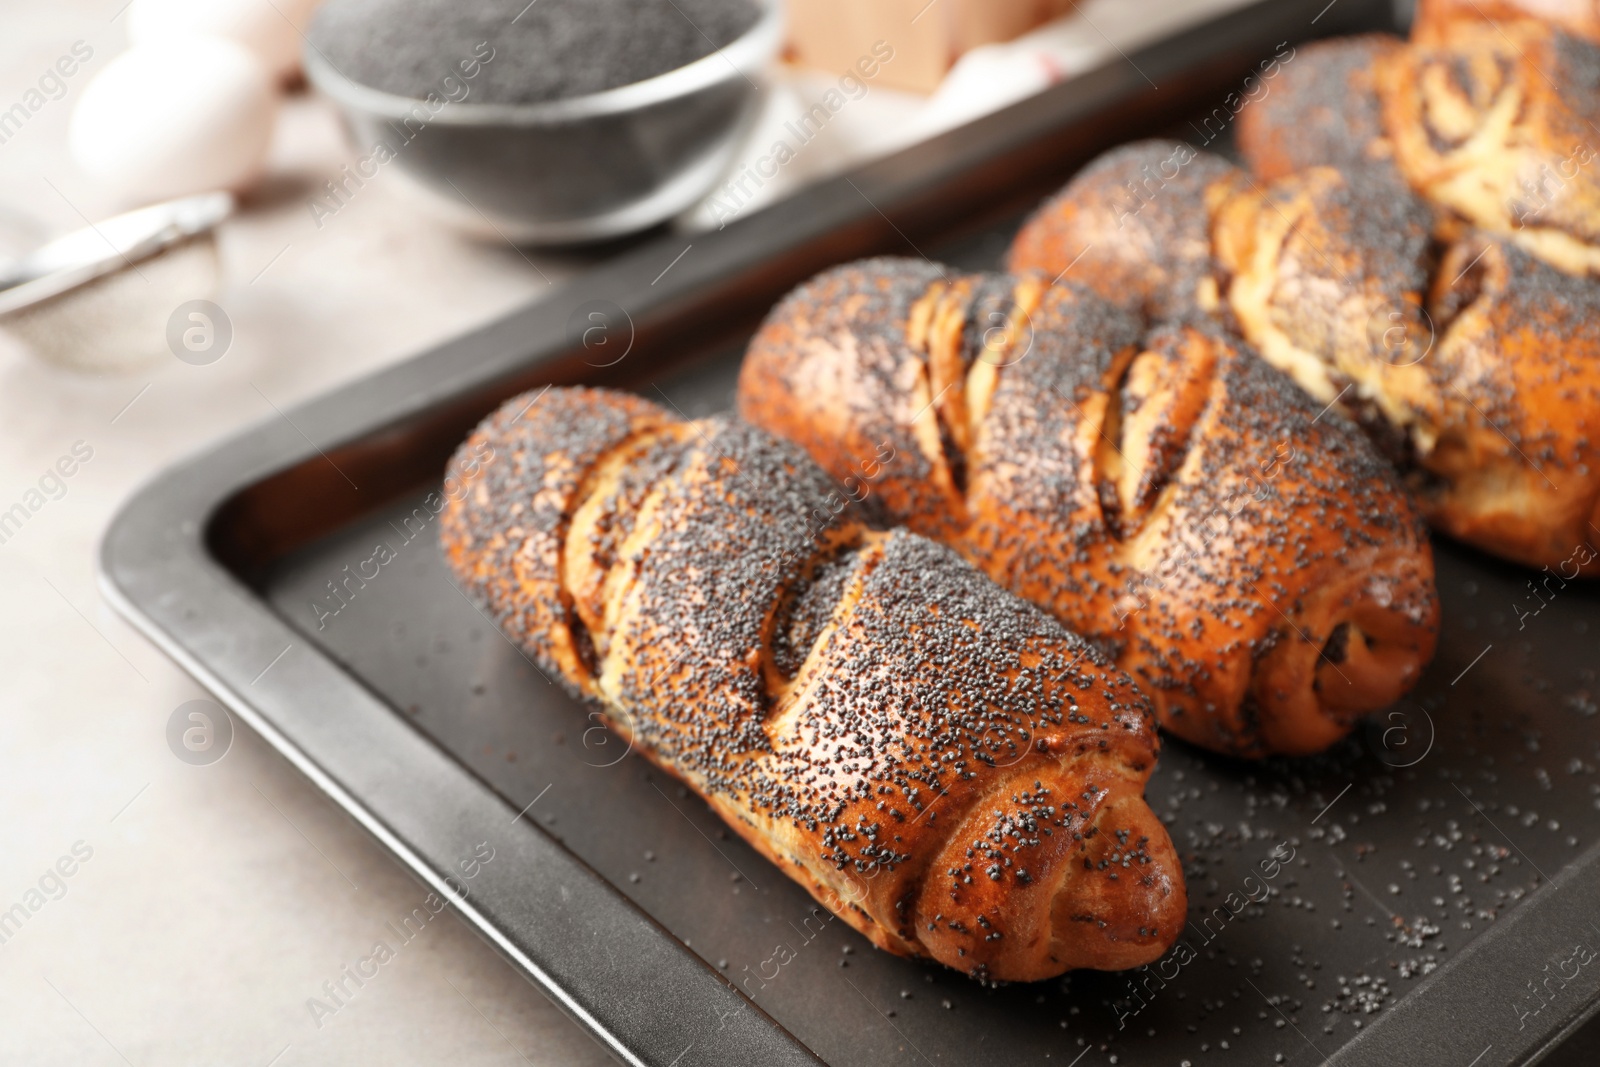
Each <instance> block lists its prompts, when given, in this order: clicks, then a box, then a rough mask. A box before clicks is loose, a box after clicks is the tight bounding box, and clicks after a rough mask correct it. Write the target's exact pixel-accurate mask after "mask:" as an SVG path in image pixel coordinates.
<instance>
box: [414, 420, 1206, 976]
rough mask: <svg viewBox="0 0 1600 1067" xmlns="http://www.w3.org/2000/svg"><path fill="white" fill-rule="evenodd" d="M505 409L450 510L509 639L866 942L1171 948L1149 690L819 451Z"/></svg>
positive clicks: (695, 427)
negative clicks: (884, 509) (883, 506)
mask: <svg viewBox="0 0 1600 1067" xmlns="http://www.w3.org/2000/svg"><path fill="white" fill-rule="evenodd" d="M529 400H530V398H529V397H519V398H516V399H514V400H512V401H510V402H508V403H507V404H506V405H505V406H504V407H503V408H501V409H500V411H499V412H497V413H496V414H495V415H494V416H492V417H491V418H490V419H488V420H487V421H486V422H485V423H484V424H483V425H482V426H481V427H480V428H479V430H478V431H477V432H476V433H475V434H474V435H473V437H472V438H471V439H469V440H468V442H467V443H466V444H464V445H463V446H462V448H463V450H465V451H466V452H467V453H469V454H480V455H481V454H483V453H482V446H483V445H485V444H487V445H488V446H489V447H490V448H491V449H492V455H493V456H494V457H495V458H494V460H493V461H492V462H489V463H487V464H484V465H483V466H482V469H481V473H480V474H479V476H478V477H477V478H476V479H475V480H474V481H473V482H472V483H471V484H469V485H468V486H467V488H466V491H465V492H464V493H463V494H461V496H460V499H459V500H452V502H451V504H450V505H449V507H448V508H447V510H446V511H445V513H444V515H443V517H442V523H441V537H442V540H443V545H444V549H445V555H446V559H447V561H448V563H449V566H450V568H451V571H452V572H453V574H454V575H455V576H456V579H457V581H458V582H460V584H461V586H462V588H463V589H465V590H466V591H467V593H468V594H469V595H470V596H471V597H472V598H473V599H474V600H476V601H477V602H478V603H480V604H481V605H482V606H483V607H484V609H485V610H486V611H488V612H489V613H490V614H492V616H493V617H494V618H495V620H496V621H497V622H498V624H499V625H500V626H501V628H502V629H503V630H504V631H505V633H506V634H507V635H508V636H509V637H511V638H512V639H513V640H515V641H516V642H517V643H518V644H520V645H521V647H522V648H524V649H525V650H526V651H527V652H528V653H529V654H530V655H531V656H533V657H534V658H535V660H536V661H537V662H538V663H539V664H540V665H541V666H542V667H543V668H544V669H545V670H547V671H549V672H551V674H552V675H553V676H554V677H555V678H556V679H557V680H558V681H560V682H561V683H562V684H563V685H564V686H565V687H566V688H567V689H569V690H570V691H571V692H572V693H573V694H575V695H576V696H578V697H579V698H581V699H584V700H586V701H589V702H591V703H593V704H594V705H596V706H597V707H598V708H599V709H600V710H601V711H602V713H603V714H604V715H606V716H607V718H608V721H610V722H611V723H612V724H613V726H614V727H615V728H616V729H617V730H618V732H619V733H621V734H622V735H623V736H625V737H627V738H629V740H630V742H631V744H632V745H633V746H634V747H635V748H637V749H638V751H639V752H640V753H641V754H643V755H644V756H645V757H646V758H648V759H650V760H651V761H652V762H654V763H656V764H658V765H659V766H661V767H663V768H664V769H666V770H668V771H669V772H671V773H672V774H674V775H676V776H678V777H679V778H681V779H682V780H683V781H684V782H685V783H686V784H688V785H689V786H690V787H692V788H693V789H695V790H696V791H697V792H698V793H699V794H700V795H701V796H703V797H704V798H705V799H706V800H707V802H708V803H709V804H710V805H711V806H712V807H713V808H714V809H715V810H716V811H717V812H718V813H719V814H720V815H721V816H722V817H723V818H724V819H726V820H727V822H728V824H729V825H730V826H731V827H733V828H734V829H735V830H737V831H738V832H739V834H740V835H741V836H743V837H744V838H745V840H747V841H748V842H749V843H750V844H751V845H752V846H753V847H754V848H756V849H757V850H758V851H759V852H761V853H762V854H763V855H765V856H766V857H767V858H768V859H770V860H771V861H772V862H773V863H775V864H777V865H778V866H779V867H781V868H782V869H783V870H784V871H785V872H786V873H787V874H789V875H790V877H792V878H794V879H795V880H796V881H798V882H799V883H800V884H801V885H803V886H805V887H806V888H807V889H808V890H809V891H810V892H811V893H812V894H813V895H814V896H815V897H816V899H817V900H818V901H819V902H821V903H822V904H823V905H825V906H826V907H828V908H829V909H831V910H832V911H834V912H835V913H836V914H837V915H839V916H840V917H841V918H843V919H845V920H846V921H847V922H849V923H850V924H851V925H852V926H853V927H855V928H856V929H857V930H859V931H861V933H863V934H864V935H866V936H867V937H868V938H869V939H871V940H872V941H873V942H874V943H875V944H876V945H878V946H879V947H881V948H884V949H887V950H889V951H891V952H895V953H898V954H901V955H907V956H922V957H928V958H931V959H935V960H938V961H940V962H942V963H944V964H947V965H949V966H951V967H955V968H959V969H960V970H962V971H966V972H968V973H971V974H973V975H976V976H979V977H985V978H992V979H1006V980H1018V981H1030V980H1037V979H1042V978H1048V977H1051V976H1054V975H1058V974H1060V973H1062V972H1064V971H1066V970H1068V969H1070V968H1076V967H1090V968H1100V969H1122V968H1128V967H1135V966H1139V965H1141V964H1145V963H1149V962H1152V961H1154V960H1156V959H1158V958H1160V956H1161V955H1162V954H1163V952H1165V950H1166V949H1167V948H1168V947H1170V946H1171V945H1172V944H1173V942H1174V941H1175V939H1176V938H1177V937H1178V936H1179V934H1180V933H1181V932H1182V929H1183V926H1184V923H1185V920H1186V915H1185V908H1186V903H1185V900H1186V898H1185V894H1184V886H1183V876H1182V869H1181V865H1180V864H1179V861H1178V858H1177V855H1176V854H1175V852H1174V851H1173V847H1172V844H1171V841H1170V840H1169V838H1168V837H1167V833H1166V830H1165V829H1164V828H1163V827H1162V825H1161V823H1160V821H1159V820H1158V819H1157V818H1156V817H1155V815H1154V814H1153V813H1152V812H1151V810H1150V808H1149V806H1148V805H1147V804H1146V803H1145V800H1144V797H1143V790H1144V785H1145V782H1146V781H1147V780H1148V778H1149V776H1150V774H1151V772H1152V770H1153V769H1154V767H1155V759H1156V753H1157V747H1158V744H1157V738H1156V734H1155V724H1154V719H1153V716H1152V715H1151V713H1150V708H1149V704H1148V702H1147V701H1146V699H1145V697H1144V696H1143V695H1141V693H1140V691H1139V690H1138V688H1137V687H1136V686H1135V685H1134V683H1133V682H1132V680H1131V679H1130V678H1129V677H1128V676H1127V675H1126V674H1124V673H1123V672H1122V671H1120V670H1118V669H1117V668H1116V667H1115V666H1113V665H1112V664H1111V663H1110V661H1109V660H1108V659H1106V658H1105V657H1104V656H1103V655H1102V653H1101V652H1100V651H1099V650H1097V649H1095V648H1094V647H1092V646H1091V645H1089V644H1088V643H1087V642H1085V641H1084V640H1083V639H1081V638H1079V637H1077V636H1075V635H1074V634H1072V633H1070V632H1068V631H1067V630H1066V629H1064V628H1063V627H1062V626H1061V625H1060V624H1059V623H1058V622H1057V621H1056V620H1055V619H1053V618H1051V617H1050V616H1048V615H1047V614H1045V613H1044V612H1042V611H1040V610H1039V609H1037V608H1036V607H1034V606H1033V605H1031V604H1028V603H1026V602H1024V601H1022V600H1021V599H1019V598H1017V597H1015V596H1012V595H1011V594H1009V593H1007V592H1005V591H1004V590H1003V589H1001V588H1000V587H999V586H997V585H995V584H994V583H993V582H991V581H990V580H989V579H987V578H985V577H984V576H983V575H982V574H981V573H980V572H979V571H978V570H977V569H975V568H974V567H972V566H971V565H970V564H968V563H966V562H965V561H963V560H962V559H960V558H959V557H958V556H957V555H956V554H955V553H954V552H952V551H950V550H949V549H947V548H944V547H942V546H940V545H938V544H935V543H934V542H931V541H929V540H926V539H924V538H922V537H919V536H916V535H915V534H912V533H909V532H907V531H904V530H896V531H889V532H886V531H883V530H879V529H875V528H872V527H871V526H869V525H868V524H866V523H863V522H862V521H860V520H859V519H858V518H857V517H856V515H855V511H856V508H855V507H854V506H853V505H851V504H850V493H849V490H847V489H844V488H842V487H841V486H840V485H839V483H838V482H836V481H835V480H833V479H831V478H829V477H828V476H827V475H826V474H824V473H823V472H822V471H821V470H820V469H819V468H817V467H816V466H815V465H814V464H813V463H812V462H811V461H810V460H809V459H808V458H807V457H806V456H805V454H804V453H803V452H801V451H800V450H799V449H798V448H796V447H794V446H793V445H790V444H788V443H785V442H782V441H779V440H778V439H776V438H774V437H772V436H771V435H769V434H767V433H765V432H763V431H761V430H758V429H755V428H753V427H751V426H748V425H746V424H743V423H741V422H739V421H737V420H735V419H732V418H728V417H721V418H713V419H706V420H702V421H699V422H685V421H683V420H681V419H679V418H677V417H676V416H674V415H671V414H669V413H667V412H665V411H663V410H662V409H661V408H658V407H656V406H655V405H654V404H651V403H649V402H648V401H645V400H641V399H639V398H637V397H634V396H631V395H625V394H620V393H613V392H607V391H601V390H590V389H552V390H550V391H549V392H548V393H547V394H546V395H545V396H544V397H542V398H540V399H539V400H538V401H537V402H536V403H534V404H532V405H530V404H529Z"/></svg>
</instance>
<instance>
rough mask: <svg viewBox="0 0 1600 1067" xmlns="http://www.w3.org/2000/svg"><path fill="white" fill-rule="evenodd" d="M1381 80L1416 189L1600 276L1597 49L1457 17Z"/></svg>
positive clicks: (1389, 119)
mask: <svg viewBox="0 0 1600 1067" xmlns="http://www.w3.org/2000/svg"><path fill="white" fill-rule="evenodd" d="M1377 80H1378V89H1379V96H1380V99H1381V101H1382V107H1383V124H1384V128H1385V129H1386V130H1387V132H1388V136H1389V140H1390V142H1391V143H1392V145H1393V147H1394V156H1395V162H1396V164H1397V165H1398V166H1399V168H1400V171H1401V173H1402V174H1404V175H1405V178H1406V181H1407V182H1409V183H1410V184H1411V186H1412V188H1414V189H1416V190H1417V192H1419V193H1420V194H1422V195H1423V196H1424V197H1426V198H1427V199H1429V200H1431V201H1433V202H1435V203H1438V204H1441V205H1443V206H1444V207H1447V208H1449V209H1451V210H1452V211H1454V212H1456V213H1457V214H1459V215H1461V216H1462V217H1464V218H1466V219H1467V220H1468V221H1470V222H1471V223H1472V224H1473V225H1475V226H1478V227H1480V228H1482V229H1486V230H1491V231H1494V232H1497V233H1503V234H1506V235H1508V236H1509V237H1510V238H1511V240H1513V241H1514V242H1516V243H1517V244H1519V245H1521V246H1522V247H1523V248H1526V249H1527V250H1528V251H1529V252H1532V253H1533V254H1534V255H1536V256H1538V257H1540V258H1541V259H1544V260H1545V261H1547V262H1549V263H1552V264H1554V265H1555V266H1557V267H1560V268H1561V269H1562V270H1566V271H1570V272H1574V273H1583V272H1585V271H1588V272H1600V166H1596V165H1595V164H1596V162H1597V161H1596V159H1595V156H1596V154H1597V148H1596V146H1597V145H1600V132H1597V131H1596V128H1595V125H1594V122H1595V120H1596V119H1600V48H1597V47H1596V46H1595V45H1594V44H1591V43H1590V42H1588V41H1583V40H1580V39H1578V38H1576V37H1572V36H1570V35H1568V34H1566V33H1563V32H1562V31H1560V30H1558V29H1554V28H1552V27H1550V26H1546V25H1543V24H1541V23H1537V22H1531V21H1523V22H1514V23H1504V24H1496V23H1482V22H1455V23H1451V24H1449V25H1446V26H1444V27H1442V28H1441V30H1440V32H1439V36H1438V41H1437V43H1434V44H1426V45H1411V46H1409V47H1407V48H1404V49H1400V50H1399V51H1398V52H1396V54H1395V55H1394V56H1393V57H1392V58H1390V59H1388V60H1386V61H1385V62H1382V63H1380V64H1379V65H1378V67H1377Z"/></svg>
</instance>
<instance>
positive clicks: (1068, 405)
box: [739, 259, 1438, 756]
mask: <svg viewBox="0 0 1600 1067" xmlns="http://www.w3.org/2000/svg"><path fill="white" fill-rule="evenodd" d="M1045 281H1047V279H1044V278H1040V277H1029V276H1020V277H1015V276H1007V275H956V274H954V273H947V272H941V270H940V268H937V267H934V266H932V265H930V264H927V263H922V262H917V261H909V260H892V259H891V260H871V261H866V262H862V263H857V264H851V265H849V266H845V267H841V268H837V269H834V270H831V271H828V272H827V273H825V274H823V275H821V276H819V277H818V278H816V279H814V280H812V281H811V282H809V283H807V284H806V285H804V286H802V287H801V288H800V289H798V290H797V291H796V292H795V293H793V294H791V295H790V296H789V297H788V298H787V299H785V300H784V302H783V303H782V304H780V305H779V306H778V307H777V309H775V310H774V312H773V313H772V315H771V316H770V317H769V319H768V321H767V323H766V325H765V326H764V327H763V328H762V330H761V331H760V333H758V334H757V336H756V338H755V340H754V341H753V342H752V344H751V347H750V351H749V353H748V355H747V357H746V360H745V366H744V370H743V373H742V375H741V378H740V386H739V410H740V412H741V414H742V415H743V416H744V417H745V418H747V419H749V420H751V421H753V422H758V423H760V424H761V425H763V426H765V427H767V428H769V429H771V430H773V431H774V432H776V433H779V434H781V435H783V436H785V437H788V438H790V439H791V440H794V441H795V442H797V443H799V444H800V445H802V446H803V447H805V448H806V449H807V450H808V451H809V452H810V453H811V454H812V455H813V456H814V457H816V458H817V459H818V461H819V462H821V463H822V465H823V466H824V467H826V468H827V469H828V470H829V471H830V472H832V473H833V474H834V475H835V476H836V477H845V476H847V474H853V475H855V476H858V477H859V476H860V474H861V471H862V462H863V459H864V458H866V457H872V456H875V455H879V454H890V455H892V456H893V457H894V458H893V460H892V461H891V462H888V463H885V464H882V465H881V466H878V467H876V468H875V476H874V477H873V478H871V479H868V480H867V482H866V483H865V484H866V485H867V487H868V488H870V490H871V491H872V492H874V493H877V494H879V495H881V498H882V500H883V502H884V503H885V505H886V506H887V508H888V510H889V511H890V513H891V514H892V515H893V516H894V517H895V518H896V519H897V520H899V521H902V522H905V523H906V524H907V525H909V526H910V527H911V528H912V529H914V530H917V531H919V532H923V533H926V534H928V535H929V536H933V537H937V538H940V539H941V540H944V541H945V542H947V543H948V544H950V545H952V546H954V547H955V548H957V549H958V550H959V551H960V552H962V554H964V555H966V556H967V557H968V558H969V559H971V560H973V561H974V562H975V563H977V564H978V565H979V566H981V567H983V568H984V569H985V570H986V571H987V572H988V573H989V574H990V575H991V576H992V577H994V578H995V579H996V580H997V581H999V582H1000V583H1001V584H1003V585H1005V586H1006V587H1008V588H1010V589H1011V590H1013V591H1014V592H1016V593H1019V594H1020V595H1022V596H1024V597H1026V598H1028V599H1030V600H1032V601H1034V602H1035V603H1037V604H1039V605H1041V606H1042V607H1045V608H1047V609H1048V610H1050V611H1051V612H1052V613H1054V614H1055V615H1056V616H1057V617H1058V618H1060V619H1062V621H1064V622H1065V623H1066V624H1067V625H1068V626H1069V627H1071V628H1074V629H1077V630H1078V631H1079V632H1082V633H1085V634H1087V635H1089V636H1091V637H1094V638H1096V639H1097V640H1099V641H1100V642H1101V643H1103V644H1104V645H1105V646H1106V647H1107V648H1108V649H1110V650H1111V651H1112V652H1113V654H1114V656H1115V657H1116V659H1117V661H1118V663H1119V664H1120V665H1121V666H1122V667H1123V668H1124V669H1126V670H1128V671H1129V672H1131V673H1132V674H1133V675H1134V677H1135V678H1136V679H1137V680H1138V681H1139V684H1140V686H1141V688H1143V689H1144V690H1145V692H1147V693H1149V694H1151V697H1152V699H1153V701H1154V703H1155V706H1156V711H1157V714H1158V716H1159V717H1160V720H1161V723H1162V725H1163V726H1164V727H1166V728H1167V729H1169V730H1171V731H1172V732H1173V733H1175V734H1177V735H1178V736H1180V737H1183V738H1185V739H1187V740H1189V741H1192V742H1194V743H1196V744H1200V745H1204V746H1206V747H1208V748H1212V749H1215V750H1217V751H1221V752H1226V753H1230V754H1233V755H1240V756H1261V755H1265V754H1268V753H1309V752H1315V751H1318V750H1321V749H1323V748H1326V747H1327V746H1328V745H1330V744H1332V743H1333V742H1334V741H1336V740H1337V739H1338V738H1340V737H1342V736H1344V735H1345V734H1346V733H1347V732H1348V731H1349V730H1350V729H1351V727H1352V726H1353V724H1354V723H1355V721H1356V720H1357V719H1358V718H1359V717H1360V716H1361V715H1362V714H1363V713H1365V712H1367V711H1370V710H1373V709H1376V708H1379V707H1383V706H1385V705H1387V704H1389V703H1391V702H1392V701H1393V700H1394V699H1396V698H1397V697H1398V696H1399V695H1400V694H1401V693H1403V692H1405V691H1406V690H1407V689H1408V688H1410V686H1411V685H1412V684H1413V683H1414V682H1415V681H1416V679H1417V677H1418V675H1419V674H1420V671H1421V669H1422V667H1423V666H1424V665H1425V664H1426V663H1427V662H1428V660H1429V658H1430V657H1431V655H1432V652H1433V647H1434V643H1435V637H1436V629H1437V610H1438V609H1437V603H1436V598H1435V592H1434V587H1433V563H1432V556H1431V552H1430V549H1429V546H1428V543H1427V539H1426V532H1425V529H1424V527H1423V525H1422V523H1421V520H1420V518H1419V517H1418V516H1417V514H1416V513H1415V511H1414V510H1413V509H1412V507H1411V506H1410V504H1409V503H1408V501H1407V500H1406V498H1405V496H1404V494H1403V492H1402V491H1401V489H1400V487H1399V485H1398V483H1397V480H1396V478H1395V476H1394V475H1393V473H1392V472H1391V470H1390V468H1389V467H1388V465H1387V464H1385V463H1384V462H1383V461H1382V459H1381V458H1380V457H1379V456H1378V454H1377V453H1376V451H1375V450H1374V449H1373V447H1372V446H1371V445H1370V444H1369V443H1368V441H1367V440H1366V439H1365V438H1364V437H1363V436H1362V435H1361V434H1360V433H1359V432H1357V431H1356V429H1355V428H1354V427H1352V426H1351V425H1350V424H1349V423H1348V422H1347V421H1345V420H1344V418H1343V417H1342V416H1340V415H1339V414H1337V413H1333V412H1323V411H1321V410H1320V409H1321V408H1322V407H1323V405H1321V404H1316V403H1313V402H1311V401H1310V400H1308V399H1307V398H1306V396H1305V395H1304V394H1303V393H1301V392H1300V391H1298V390H1297V389H1295V388H1294V386H1293V385H1292V383H1290V382H1289V381H1288V380H1287V379H1286V378H1284V377H1283V376H1281V375H1279V374H1278V373H1276V372H1275V371H1273V370H1272V369H1271V368H1269V367H1267V366H1266V365H1264V364H1263V363H1261V362H1260V361H1259V360H1257V359H1255V358H1254V357H1253V356H1251V355H1249V354H1247V353H1246V352H1244V351H1242V350H1241V348H1240V346H1239V345H1238V344H1237V343H1236V342H1232V341H1230V340H1228V339H1227V338H1226V337H1225V336H1224V335H1223V334H1222V333H1221V331H1220V330H1218V329H1217V328H1216V327H1215V326H1213V325H1211V324H1209V323H1207V322H1205V321H1204V320H1203V319H1199V318H1196V319H1194V320H1192V321H1190V322H1188V323H1183V324H1174V325H1169V326H1166V327H1163V328H1160V329H1157V330H1155V331H1153V332H1151V333H1148V334H1147V333H1146V331H1145V328H1144V324H1143V322H1142V320H1141V319H1140V318H1139V317H1138V316H1137V315H1136V314H1133V313H1131V312H1130V311H1128V310H1124V309H1118V308H1116V307H1114V306H1112V305H1111V304H1109V303H1107V302H1106V301H1104V300H1101V299H1099V298H1098V297H1096V296H1095V295H1094V294H1092V293H1089V292H1087V291H1085V290H1082V289H1077V288H1074V287H1069V286H1055V287H1048V288H1047V287H1045V286H1044V282H1045ZM1131 299H1136V298H1131ZM997 313H998V314H997ZM996 317H997V318H998V321H1000V322H1003V323H1008V324H1009V325H1007V326H1005V327H1004V328H995V327H985V325H984V324H985V323H988V322H990V321H993V320H994V319H995V318H996Z"/></svg>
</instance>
